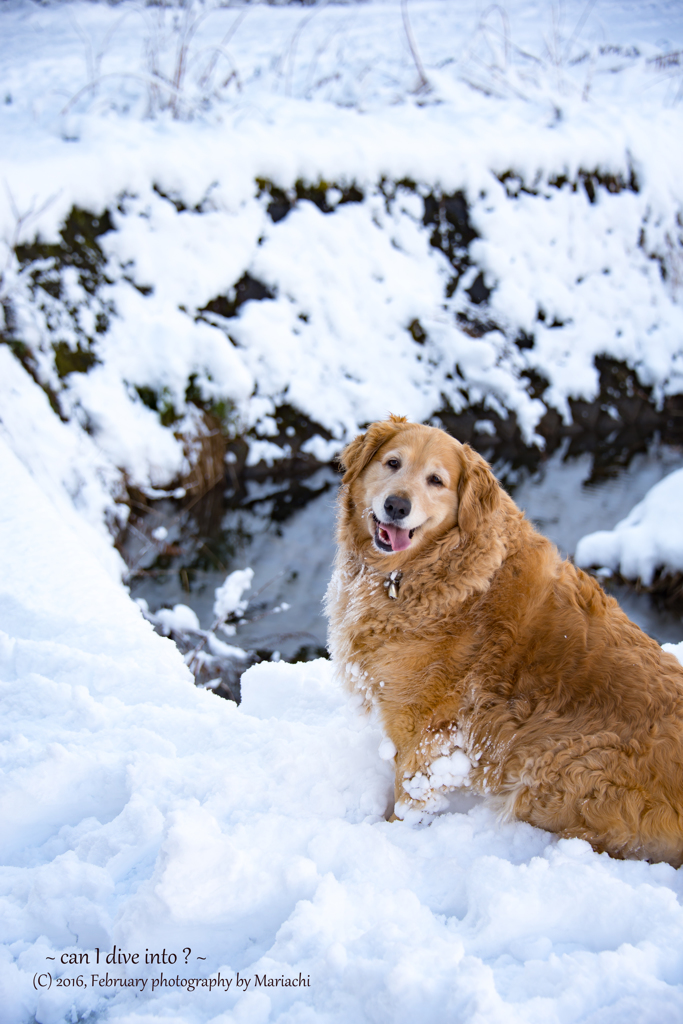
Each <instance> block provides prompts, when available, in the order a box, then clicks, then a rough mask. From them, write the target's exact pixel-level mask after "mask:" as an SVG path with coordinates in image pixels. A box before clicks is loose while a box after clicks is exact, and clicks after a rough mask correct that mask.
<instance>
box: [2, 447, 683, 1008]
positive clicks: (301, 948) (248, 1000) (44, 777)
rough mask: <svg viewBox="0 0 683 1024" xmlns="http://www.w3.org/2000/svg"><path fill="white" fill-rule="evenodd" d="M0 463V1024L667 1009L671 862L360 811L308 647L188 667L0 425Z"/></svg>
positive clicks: (375, 766)
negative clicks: (217, 666) (212, 686)
mask: <svg viewBox="0 0 683 1024" xmlns="http://www.w3.org/2000/svg"><path fill="white" fill-rule="evenodd" d="M0 473H1V475H0V480H2V488H3V496H2V503H1V504H0V508H1V509H2V513H1V515H0V617H1V621H2V625H3V632H2V634H0V680H1V681H2V682H1V683H0V693H1V696H2V712H3V713H2V717H1V718H0V722H2V727H1V728H2V747H1V751H2V764H3V769H4V775H3V783H2V798H1V799H2V821H3V829H2V834H1V839H0V849H1V851H2V868H1V869H0V920H1V921H2V926H1V932H0V941H1V942H2V955H1V956H0V979H1V980H0V986H1V987H2V991H3V1013H2V1019H3V1022H6V1024H25V1022H27V1021H28V1020H29V1019H35V1020H36V1021H38V1022H39V1024H61V1022H62V1021H64V1022H66V1021H72V1020H75V1019H77V1018H79V1017H85V1016H87V1015H88V1014H90V1013H93V1014H95V1015H96V1016H97V1018H98V1019H99V1020H102V1021H106V1022H120V1024H123V1022H131V1021H134V1020H135V1021H139V1022H140V1021H150V1022H151V1021H161V1020H182V1021H183V1022H184V1024H194V1022H204V1021H219V1020H220V1021H221V1022H226V1024H228V1022H230V1021H236V1022H237V1021H239V1022H252V1024H257V1022H261V1024H263V1022H266V1021H281V1022H283V1024H284V1022H285V1021H287V1022H292V1021H300V1022H303V1021H313V1020H329V1021H339V1022H342V1021H354V1022H358V1024H363V1022H366V1021H367V1022H379V1021H386V1022H390V1021H391V1022H392V1024H393V1022H399V1024H403V1022H406V1024H408V1022H411V1024H412V1022H413V1021H415V1020H416V1019H418V1018H419V1019H420V1020H423V1021H426V1022H434V1024H436V1022H441V1021H443V1020H445V1019H447V1020H458V1021H460V1022H463V1024H465V1022H471V1024H475V1022H480V1021H482V1020H486V1021H487V1024H489V1022H492V1024H510V1022H529V1024H538V1022H540V1021H543V1022H546V1021H560V1020H561V1021H563V1022H574V1021H576V1022H578V1021H589V1020H592V1021H598V1020H599V1021H600V1022H601V1024H603V1022H614V1024H617V1022H619V1024H621V1022H623V1021H624V1020H631V1019H638V1020H639V1021H652V1022H653V1024H654V1022H655V1021H663V1020H674V1019H678V1018H679V1017H680V1014H681V1012H683V995H682V994H681V990H680V986H679V985H678V979H679V978H680V976H681V970H682V969H683V954H682V953H681V950H682V949H683V908H682V907H681V903H680V897H681V894H682V893H683V881H682V880H681V876H680V873H679V872H676V871H674V870H673V869H672V868H671V867H669V866H668V865H662V864H659V865H648V864H646V863H641V862H619V861H615V860H610V859H609V858H608V857H607V856H606V855H602V856H598V855H597V854H595V853H594V852H593V851H592V850H591V849H590V847H589V846H588V845H587V844H585V843H583V842H581V841H578V840H572V841H564V840H561V841H558V840H557V839H556V838H555V837H553V836H551V835H548V834H547V833H544V832H541V831H539V830H537V829H534V828H532V827H531V826H529V825H525V824H520V823H512V824H505V825H502V824H500V823H498V822H497V821H496V819H495V817H494V815H493V814H492V813H491V811H490V810H489V809H488V807H487V806H486V804H485V803H479V804H477V805H476V806H474V807H472V808H471V809H470V810H469V811H468V812H467V813H450V814H444V815H441V816H439V817H437V818H435V820H434V821H433V823H432V824H431V825H430V826H429V827H428V828H411V827H409V826H408V825H406V824H405V823H400V822H393V823H389V822H387V821H386V820H385V817H384V816H385V814H386V812H387V810H388V808H389V807H390V801H391V794H392V776H393V766H392V764H391V760H390V758H391V754H392V751H391V749H390V746H389V744H388V743H387V742H386V739H385V738H383V737H382V734H381V731H380V729H379V728H378V726H377V723H376V722H375V721H373V720H372V719H371V718H369V717H367V716H366V715H365V714H364V713H363V712H362V711H361V710H360V709H359V708H358V707H357V705H356V703H355V702H354V701H353V700H350V699H349V698H348V697H347V695H346V694H345V692H344V691H342V690H341V689H340V687H339V685H338V683H337V681H336V679H335V677H334V673H333V671H332V666H331V665H330V664H329V663H328V662H326V661H317V662H311V663H307V664H302V665H286V664H268V663H264V664H260V665H257V666H254V667H253V668H251V669H250V670H249V671H248V672H247V673H246V675H245V676H244V680H243V694H244V698H243V702H242V704H241V706H240V707H237V706H236V705H235V704H233V703H231V702H229V701H223V700H220V699H219V698H217V697H215V696H214V695H213V694H212V693H210V692H207V691H205V690H200V689H197V688H195V687H194V686H193V685H192V680H191V677H190V674H189V672H188V671H187V669H186V668H185V666H184V665H183V663H182V660H181V658H180V655H179V654H178V652H177V650H176V648H175V647H174V646H173V645H172V644H171V643H170V642H169V641H168V640H165V639H164V638H162V637H160V636H158V635H157V634H155V633H153V631H152V628H151V626H150V624H149V623H148V622H146V621H145V620H144V619H143V617H142V615H141V614H140V611H139V609H138V608H137V607H136V605H135V604H134V603H133V602H132V601H130V599H129V598H128V597H127V595H126V593H125V591H124V590H123V588H122V587H121V586H120V585H118V584H116V583H115V582H114V581H112V579H111V577H110V576H109V575H108V574H107V573H106V571H105V569H104V568H102V567H101V566H100V565H99V564H98V563H97V561H96V558H95V557H94V556H93V555H92V554H90V553H88V552H87V551H85V550H84V549H83V547H82V545H81V544H80V537H79V535H78V533H77V532H76V531H75V530H74V529H73V528H72V526H71V525H70V524H69V522H68V521H67V520H66V519H65V518H61V517H60V515H59V514H58V513H57V511H56V510H55V508H54V506H53V505H51V504H50V502H49V501H48V500H47V499H46V498H45V497H44V496H43V495H42V494H41V493H40V491H39V489H38V487H37V485H36V484H35V482H34V481H33V480H32V478H31V476H30V475H29V474H28V472H27V471H26V469H24V468H23V467H22V466H21V465H20V463H19V462H18V461H17V459H16V457H15V456H14V455H13V454H12V453H11V452H10V450H9V449H8V448H7V447H6V446H5V444H4V442H0ZM676 653H678V654H679V656H681V657H683V649H681V650H679V651H677V652H676ZM444 768H445V769H448V772H447V774H449V775H454V776H455V775H457V776H458V778H459V777H460V776H461V775H463V774H464V772H465V770H466V765H464V764H460V763H458V764H450V763H449V764H448V765H445V766H444ZM457 781H458V780H457V779H455V778H454V782H455V783H456V784H457ZM98 953H99V958H100V960H99V963H97V956H98ZM136 955H137V956H136ZM85 957H87V958H88V961H86V960H85V959H84V958H85ZM134 957H136V959H133V958H134ZM149 957H151V958H152V960H151V961H150V960H149V959H148V958H149ZM107 958H109V959H107ZM154 958H158V959H154ZM79 979H80V981H79ZM143 982H144V985H143Z"/></svg>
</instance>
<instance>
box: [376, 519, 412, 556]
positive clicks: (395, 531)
mask: <svg viewBox="0 0 683 1024" xmlns="http://www.w3.org/2000/svg"><path fill="white" fill-rule="evenodd" d="M372 518H373V519H374V520H375V544H376V545H377V547H378V548H379V549H380V551H405V550H406V548H409V547H410V542H411V540H412V539H413V534H414V533H415V530H418V529H419V527H418V526H416V527H415V528H414V529H412V530H404V529H403V527H402V526H396V525H395V523H381V522H380V521H379V519H378V518H377V516H376V515H375V513H374V512H373V513H372Z"/></svg>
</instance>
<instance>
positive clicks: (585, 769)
mask: <svg viewBox="0 0 683 1024" xmlns="http://www.w3.org/2000/svg"><path fill="white" fill-rule="evenodd" d="M341 460H342V463H343V466H344V468H345V470H346V472H345V475H344V479H343V485H342V488H341V493H340V498H339V525H338V542H339V549H338V555H337V562H336V568H335V573H334V576H333V578H332V581H331V583H330V587H329V590H328V595H327V608H328V613H329V616H330V650H331V652H332V655H333V658H334V659H335V661H336V662H337V663H338V665H339V666H340V667H341V668H342V670H343V671H344V673H345V675H346V680H347V683H348V685H349V686H351V687H352V688H353V689H355V690H358V691H360V692H362V693H363V695H364V696H365V698H366V699H367V700H368V701H369V702H371V703H373V704H374V705H376V706H377V707H378V709H379V712H380V714H381V718H382V722H383V726H384V729H385V731H386V734H387V736H388V737H389V738H390V739H391V740H392V741H393V744H394V746H395V748H396V759H395V762H396V787H395V799H396V805H395V813H396V815H398V816H400V817H406V815H409V816H410V815H411V814H412V812H415V811H417V812H418V814H419V815H420V816H424V815H425V814H428V813H429V812H430V811H434V810H439V809H440V808H443V807H444V806H446V805H447V801H446V800H445V798H444V796H443V794H444V793H445V792H447V791H448V790H453V789H454V788H455V786H457V785H459V784H463V783H464V785H465V786H467V787H469V788H470V789H471V790H473V791H475V792H478V793H486V794H491V795H493V796H494V797H496V798H497V799H498V801H499V803H500V805H501V808H502V810H503V811H504V812H505V813H506V814H509V815H510V816H514V817H516V818H519V819H522V820H523V821H528V822H531V824H533V825H537V826H539V827H540V828H544V829H548V830H550V831H552V832H556V833H558V834H559V835H561V836H565V837H574V836H578V837H580V838H581V839H586V840H588V842H589V843H591V844H592V846H593V847H594V848H595V849H596V850H599V851H605V850H606V851H607V852H608V853H610V854H612V855H613V856H619V857H647V858H649V859H651V860H664V861H669V862H670V863H671V864H674V865H675V866H679V865H680V864H681V863H682V862H683V668H682V667H681V665H679V663H678V662H677V660H676V659H675V658H674V657H673V655H671V654H667V653H665V652H663V651H662V650H661V648H660V647H659V645H658V644H657V643H656V642H655V641H654V640H652V639H650V638H649V637H648V636H646V635H645V634H644V633H643V632H641V630H640V629H639V628H638V626H636V625H634V623H632V622H631V621H630V620H629V619H628V618H627V617H626V615H625V614H624V613H623V612H622V611H621V609H620V608H619V606H618V605H617V603H616V601H615V600H614V599H613V598H611V597H608V596H607V595H606V594H605V593H604V592H603V590H602V589H601V588H600V586H599V585H598V584H597V583H596V582H595V580H594V579H592V578H591V577H590V576H587V575H586V574H585V573H583V572H582V571H581V570H580V569H577V568H575V566H573V565H572V564H571V563H570V562H567V561H563V560H562V559H561V558H560V556H559V553H558V551H557V549H556V548H555V547H554V545H553V544H551V543H550V542H549V541H548V540H546V539H545V538H544V537H542V536H540V534H538V533H537V532H536V531H535V530H534V528H533V527H532V526H531V524H530V523H529V522H528V521H527V520H526V519H525V518H524V515H523V513H522V512H521V511H520V510H519V509H518V508H517V506H516V505H515V503H514V502H513V501H512V499H511V498H510V497H509V496H508V495H507V494H506V493H505V492H504V491H503V490H502V488H501V487H500V486H499V484H498V482H497V481H496V479H495V477H494V476H493V474H492V472H491V469H490V467H489V466H488V464H487V463H486V462H485V461H484V460H483V459H482V458H481V457H480V456H479V455H477V454H476V453H475V452H474V451H473V450H472V449H471V448H469V447H468V446H467V445H461V444H459V443H458V442H457V441H455V440H454V439H453V438H451V437H449V436H448V435H447V434H446V433H444V432H443V431H441V430H436V429H434V428H432V427H425V426H419V425H416V424H411V423H407V422H406V421H405V419H403V418H399V417H391V418H390V419H389V420H387V421H384V422H381V423H374V424H373V425H372V426H371V427H370V428H369V429H368V430H367V432H366V433H365V434H362V435H360V436H359V437H357V438H356V439H355V440H354V441H353V442H352V443H351V444H350V445H348V447H347V448H346V449H345V450H344V452H343V453H342V456H341ZM397 467H398V468H397ZM397 494H398V495H399V496H403V497H404V498H408V499H410V502H411V506H410V509H411V510H410V515H409V516H407V517H406V519H405V523H406V528H410V529H411V530H413V531H414V532H413V534H412V539H411V541H410V546H409V547H407V549H406V550H398V551H396V550H394V551H386V550H381V549H380V547H378V546H377V543H376V541H377V537H378V536H379V537H380V539H381V538H382V537H383V538H384V540H385V541H386V540H387V537H388V533H387V532H386V530H385V532H384V533H379V534H378V532H377V531H381V530H382V529H383V527H382V526H381V525H377V522H376V519H375V518H374V516H373V513H375V514H377V516H378V518H380V519H381V518H382V517H381V509H382V505H383V502H384V501H385V499H386V496H387V495H397ZM378 510H379V512H378ZM399 532H400V531H399ZM401 536H403V537H405V534H401ZM403 543H405V540H404V541H403ZM385 546H386V545H385ZM396 570H398V571H399V573H402V576H400V578H399V582H398V596H397V597H396V599H395V600H392V599H391V598H390V597H389V595H388V587H389V584H390V582H391V573H392V572H393V573H394V578H396V576H397V573H396V572H395V571H396ZM453 754H455V755H456V758H455V760H454V758H453ZM463 755H467V758H468V759H469V762H468V761H467V760H465V759H464V756H463ZM458 756H459V757H460V760H459V761H458V760H457V757H458ZM444 758H446V759H448V760H444ZM468 764H469V767H468ZM435 765H436V767H435ZM453 765H455V768H454V767H453ZM463 765H465V769H463V767H462V766H463ZM444 766H445V767H444ZM458 766H460V767H458ZM463 771H464V772H465V778H463V777H462V776H463ZM449 772H450V773H451V774H450V775H449ZM454 772H455V775H454V774H453V773H454ZM458 772H459V775H458ZM413 816H414V815H413Z"/></svg>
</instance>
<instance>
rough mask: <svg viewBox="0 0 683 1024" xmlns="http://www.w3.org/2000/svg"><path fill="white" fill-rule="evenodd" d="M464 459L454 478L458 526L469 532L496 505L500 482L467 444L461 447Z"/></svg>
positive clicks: (493, 510)
mask: <svg viewBox="0 0 683 1024" xmlns="http://www.w3.org/2000/svg"><path fill="white" fill-rule="evenodd" d="M462 456H463V461H464V466H463V471H462V476H461V477H460V480H459V481H458V526H459V527H460V529H461V530H462V532H463V533H472V532H473V530H475V529H476V528H477V526H479V524H480V523H482V522H483V521H484V520H485V519H486V517H487V516H489V515H490V514H491V513H492V512H495V510H496V509H497V508H498V507H499V505H500V484H499V483H498V481H497V480H496V478H495V476H494V475H493V473H492V472H491V467H490V466H489V464H488V462H485V461H484V459H482V457H481V455H478V454H477V452H475V451H474V450H473V449H472V448H470V446H469V445H468V444H464V445H463V446H462Z"/></svg>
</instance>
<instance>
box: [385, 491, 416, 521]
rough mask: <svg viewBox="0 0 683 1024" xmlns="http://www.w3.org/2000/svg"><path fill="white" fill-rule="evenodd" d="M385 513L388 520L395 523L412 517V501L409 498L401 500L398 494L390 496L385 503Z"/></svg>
mask: <svg viewBox="0 0 683 1024" xmlns="http://www.w3.org/2000/svg"><path fill="white" fill-rule="evenodd" d="M384 512H385V514H386V516H387V519H389V520H392V521H393V522H396V521H397V520H399V519H405V517H406V516H409V515H410V501H409V499H408V498H399V496H398V495H397V494H390V495H389V497H388V498H387V500H386V501H385V502H384Z"/></svg>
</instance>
